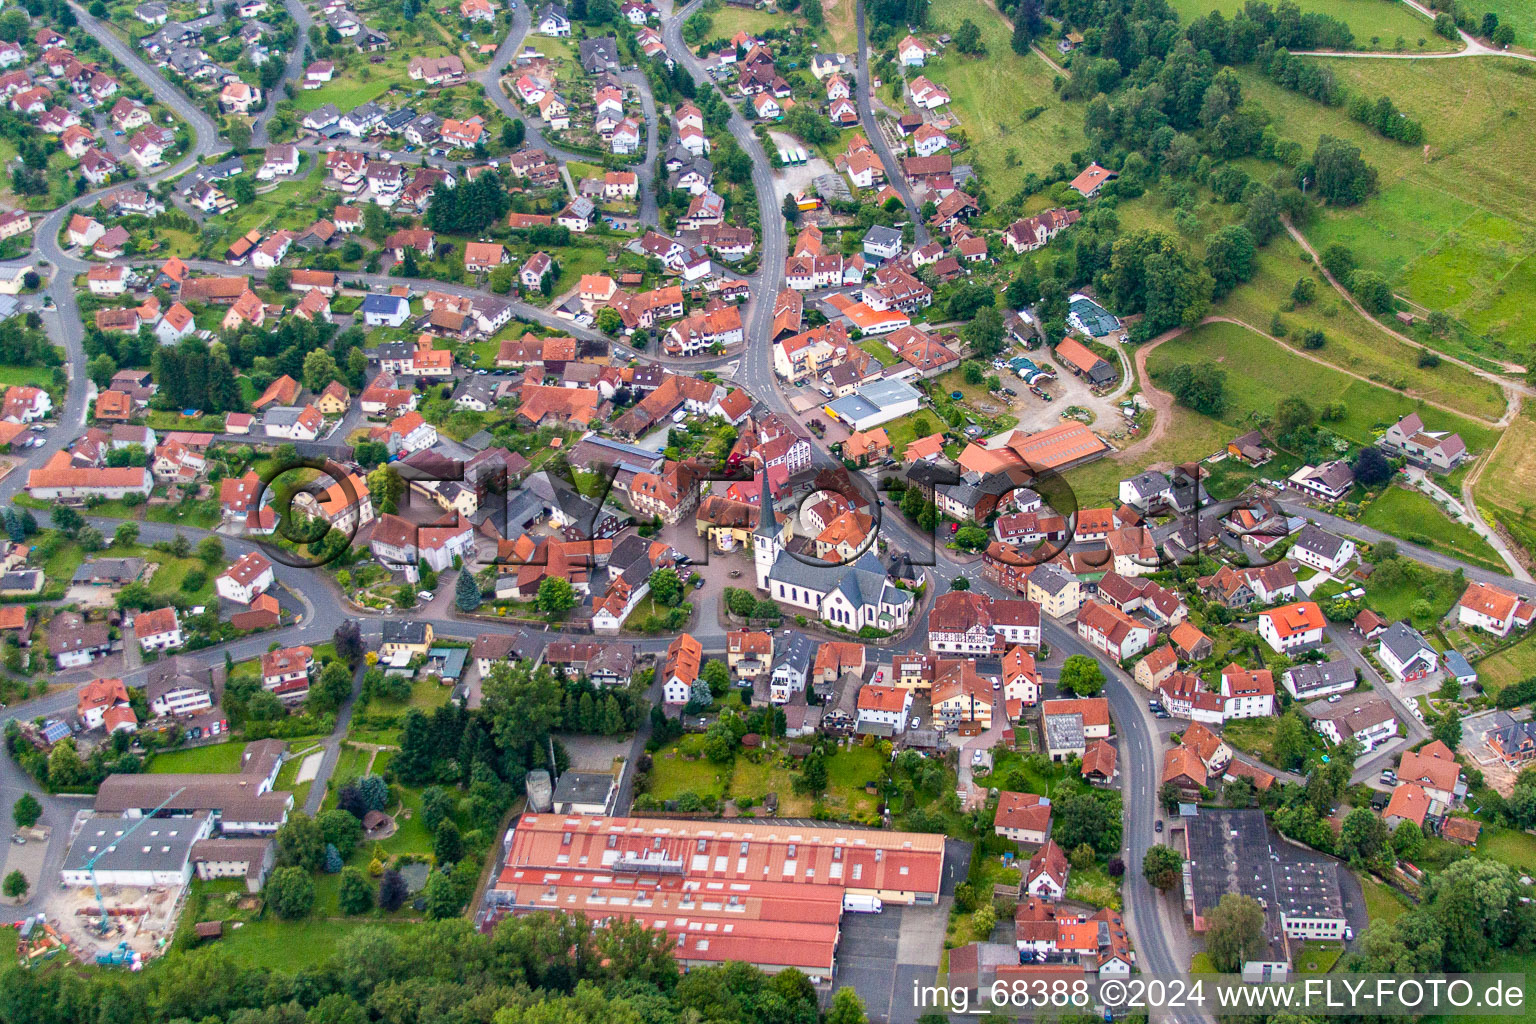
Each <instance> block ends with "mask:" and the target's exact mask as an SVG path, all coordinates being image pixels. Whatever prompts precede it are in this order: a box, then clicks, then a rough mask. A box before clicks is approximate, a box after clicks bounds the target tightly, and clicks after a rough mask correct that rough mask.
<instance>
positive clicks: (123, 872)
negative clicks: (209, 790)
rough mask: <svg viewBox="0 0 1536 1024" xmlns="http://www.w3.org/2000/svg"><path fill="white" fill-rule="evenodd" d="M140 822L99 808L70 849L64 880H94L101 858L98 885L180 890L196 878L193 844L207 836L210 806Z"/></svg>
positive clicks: (81, 882) (71, 882)
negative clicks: (193, 872)
mask: <svg viewBox="0 0 1536 1024" xmlns="http://www.w3.org/2000/svg"><path fill="white" fill-rule="evenodd" d="M135 825H139V822H138V821H137V820H136V819H133V818H123V817H117V816H114V815H107V814H93V815H91V816H90V817H89V818H86V819H85V824H83V825H82V826H81V827H80V831H79V832H77V833H76V834H75V839H74V842H72V843H70V844H69V851H68V852H67V853H66V854H65V855H64V865H63V867H62V868H61V869H60V871H59V880H60V881H61V882H62V883H63V884H64V885H70V886H81V885H90V884H91V882H92V877H91V874H92V873H91V861H92V860H93V859H94V860H95V882H96V884H97V885H128V886H135V887H138V888H141V889H147V888H149V887H150V886H155V885H164V886H169V887H170V888H172V889H175V890H178V891H179V890H180V889H181V887H182V886H184V885H186V884H187V882H189V881H190V880H191V878H192V846H193V844H194V843H197V842H198V841H200V840H202V839H204V838H206V837H207V835H208V833H209V831H210V830H211V829H212V827H213V816H212V815H210V814H208V813H207V812H206V811H204V812H200V813H197V814H193V815H190V816H188V817H184V818H165V819H161V820H156V821H146V822H144V823H143V824H142V825H139V828H138V830H137V831H134V832H133V834H132V835H129V834H128V833H129V830H130V829H133V827H134V826H135Z"/></svg>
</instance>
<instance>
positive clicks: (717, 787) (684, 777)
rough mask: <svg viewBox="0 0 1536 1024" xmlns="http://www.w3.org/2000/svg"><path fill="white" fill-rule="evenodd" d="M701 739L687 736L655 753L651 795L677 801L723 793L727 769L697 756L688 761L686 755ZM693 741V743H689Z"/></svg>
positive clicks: (694, 748)
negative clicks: (683, 798) (691, 794)
mask: <svg viewBox="0 0 1536 1024" xmlns="http://www.w3.org/2000/svg"><path fill="white" fill-rule="evenodd" d="M700 739H702V737H698V736H684V737H683V738H682V739H681V740H679V741H678V742H677V743H676V744H673V745H672V746H670V747H666V748H664V749H662V750H658V751H656V753H655V755H654V756H653V757H652V768H651V788H650V793H651V795H652V796H654V797H655V798H656V799H658V800H674V799H676V798H677V797H679V796H681V795H682V794H684V793H696V794H698V795H699V796H700V797H706V796H719V795H720V794H721V793H722V792H723V790H724V782H725V770H724V769H723V768H722V767H721V766H720V765H717V764H715V763H714V762H712V761H709V760H706V759H705V758H704V757H703V756H702V755H698V756H697V757H696V759H695V760H688V759H687V758H685V757H684V756H683V755H684V753H685V752H687V753H694V752H696V751H697V749H698V746H699V743H698V742H697V741H698V740H700ZM690 741H694V742H690Z"/></svg>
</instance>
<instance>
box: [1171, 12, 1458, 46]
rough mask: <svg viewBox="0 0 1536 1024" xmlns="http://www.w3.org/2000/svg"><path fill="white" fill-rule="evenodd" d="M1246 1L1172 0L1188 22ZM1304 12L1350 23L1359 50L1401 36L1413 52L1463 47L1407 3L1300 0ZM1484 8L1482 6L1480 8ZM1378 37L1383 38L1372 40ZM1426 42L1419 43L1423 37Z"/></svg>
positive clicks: (1389, 42)
mask: <svg viewBox="0 0 1536 1024" xmlns="http://www.w3.org/2000/svg"><path fill="white" fill-rule="evenodd" d="M1244 2H1245V0H1172V7H1173V9H1174V10H1175V11H1177V12H1178V13H1179V20H1180V21H1181V22H1185V23H1188V22H1190V21H1193V20H1194V19H1195V18H1198V17H1202V16H1204V15H1206V14H1209V13H1210V12H1211V11H1220V12H1221V13H1222V15H1223V16H1224V17H1228V18H1230V17H1231V16H1232V15H1234V14H1236V13H1237V12H1239V11H1241V10H1242V9H1243V4H1244ZM1296 6H1297V7H1299V8H1301V12H1302V13H1303V14H1310V13H1312V12H1314V11H1318V12H1321V13H1323V14H1330V15H1332V16H1333V17H1335V18H1338V19H1339V20H1340V21H1342V22H1344V23H1346V24H1347V25H1349V27H1350V30H1351V31H1353V32H1354V34H1355V45H1354V47H1353V49H1356V50H1396V49H1398V46H1397V38H1398V37H1399V36H1401V37H1402V38H1403V41H1404V46H1403V47H1402V49H1404V50H1406V51H1410V52H1415V53H1418V52H1423V53H1434V52H1444V51H1446V50H1459V49H1461V48H1462V47H1461V44H1460V43H1453V42H1451V41H1450V40H1449V39H1446V38H1445V37H1444V36H1439V35H1436V34H1435V30H1434V26H1433V25H1431V24H1430V22H1429V21H1428V19H1426V18H1423V17H1421V16H1420V15H1418V14H1416V13H1415V12H1414V10H1413V8H1411V7H1409V6H1408V5H1407V4H1399V3H1390V2H1389V3H1384V2H1383V0H1296ZM1478 9H1479V10H1482V8H1478ZM1373 38H1375V39H1377V40H1379V41H1378V42H1376V43H1372V42H1371V40H1372V39H1373ZM1421 39H1422V40H1423V41H1424V45H1423V46H1422V47H1421V46H1420V45H1419V41H1420V40H1421Z"/></svg>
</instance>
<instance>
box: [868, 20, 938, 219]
mask: <svg viewBox="0 0 1536 1024" xmlns="http://www.w3.org/2000/svg"><path fill="white" fill-rule="evenodd" d="M856 11H857V20H858V26H859V59H858V68H857V70H856V71H855V73H854V74H855V80H856V83H855V86H856V87H855V90H854V91H855V92H856V93H857V94H858V98H859V123H860V124H861V125H863V127H864V134H865V135H866V136H867V137H868V138H869V143H870V145H872V146H874V147H875V153H876V155H878V156H879V157H880V162H881V163H882V164H884V165H885V179H886V180H887V181H889V182H890V183H891V187H892V188H894V189H895V190H896V194H897V195H899V196H901V202H902V205H904V206H905V207H906V208H907V216H908V218H910V219H911V221H912V235H913V239H914V240H915V241H916V243H917V245H918V246H924V245H927V244H928V241H929V238H930V237H931V236H930V235H929V234H928V225H927V224H926V223H924V221H923V213H922V207H921V206H920V205H919V204H918V202H917V197H916V196H915V195H914V194H913V192H912V184H911V182H909V181H907V176H906V175H905V174H903V173H901V163H900V162H899V161H898V160H897V159H896V155H895V154H894V153H892V152H891V147H890V145H889V144H888V143H887V142H886V141H885V135H884V134H883V133H882V132H881V131H880V125H879V124H878V123H877V122H876V121H875V102H874V92H873V90H872V89H871V88H870V84H869V81H870V79H869V36H868V35H867V34H866V33H865V31H864V3H863V0H859V3H858V7H857V8H856Z"/></svg>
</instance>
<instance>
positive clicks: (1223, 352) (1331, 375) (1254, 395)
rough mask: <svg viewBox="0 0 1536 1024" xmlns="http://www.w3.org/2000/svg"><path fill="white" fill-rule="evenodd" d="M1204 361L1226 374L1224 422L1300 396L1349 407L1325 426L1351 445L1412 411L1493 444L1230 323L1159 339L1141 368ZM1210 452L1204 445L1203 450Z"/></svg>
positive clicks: (1434, 412) (1475, 429)
mask: <svg viewBox="0 0 1536 1024" xmlns="http://www.w3.org/2000/svg"><path fill="white" fill-rule="evenodd" d="M1206 361H1210V362H1215V363H1217V364H1219V365H1220V366H1221V367H1222V368H1223V369H1224V370H1226V372H1227V383H1226V394H1227V408H1226V410H1225V411H1224V412H1223V413H1222V414H1221V416H1220V417H1219V419H1220V420H1221V422H1222V423H1225V424H1227V425H1228V426H1229V427H1241V428H1243V429H1248V424H1249V422H1250V419H1251V417H1252V416H1253V415H1254V414H1255V413H1259V414H1266V415H1267V414H1272V413H1273V412H1274V409H1275V405H1276V403H1277V402H1278V401H1279V399H1280V398H1283V397H1285V396H1287V395H1301V396H1303V397H1305V398H1307V399H1308V400H1309V401H1311V402H1312V403H1314V406H1318V405H1322V404H1323V403H1325V402H1329V401H1333V400H1335V399H1337V400H1341V401H1342V402H1343V403H1344V405H1345V407H1346V410H1347V411H1346V413H1345V415H1344V418H1343V419H1342V420H1338V421H1337V422H1332V423H1328V424H1326V426H1327V427H1328V429H1330V430H1332V431H1333V432H1334V433H1336V434H1338V435H1340V436H1341V437H1344V438H1347V439H1349V440H1350V441H1353V442H1355V443H1356V444H1371V443H1373V442H1374V441H1375V439H1376V437H1377V435H1378V434H1380V433H1381V432H1382V431H1384V430H1385V429H1386V428H1387V427H1389V426H1391V425H1392V424H1393V423H1394V422H1396V421H1397V420H1398V419H1400V418H1401V417H1403V416H1405V415H1407V414H1408V413H1410V412H1414V411H1418V412H1420V414H1421V415H1422V416H1423V417H1424V419H1425V422H1426V423H1430V424H1433V425H1434V426H1435V429H1447V430H1457V431H1460V432H1461V436H1462V438H1463V439H1464V440H1465V441H1466V442H1467V447H1468V448H1470V449H1472V450H1473V451H1481V450H1485V449H1487V448H1488V447H1490V446H1491V445H1492V443H1493V438H1494V433H1493V431H1492V430H1490V429H1488V428H1486V427H1483V426H1480V425H1478V424H1477V423H1475V422H1473V421H1471V420H1467V419H1464V418H1461V417H1458V416H1453V415H1452V414H1450V413H1448V412H1444V411H1442V410H1440V409H1433V408H1425V407H1424V406H1423V405H1422V404H1421V403H1418V402H1415V401H1414V400H1413V399H1412V398H1409V397H1408V396H1406V395H1402V394H1398V393H1396V392H1393V391H1389V390H1388V389H1386V388H1384V387H1378V386H1377V385H1374V384H1369V383H1366V382H1365V381H1361V380H1355V379H1352V378H1350V377H1348V376H1346V375H1344V374H1342V373H1339V372H1338V371H1337V370H1334V369H1331V368H1330V367H1327V366H1320V365H1318V364H1317V363H1314V362H1311V361H1310V360H1307V359H1303V358H1302V357H1301V356H1299V355H1297V354H1295V353H1294V352H1292V351H1290V350H1289V349H1287V348H1285V347H1284V346H1282V345H1281V344H1280V343H1279V342H1277V341H1274V340H1271V339H1267V338H1265V337H1263V336H1261V335H1258V334H1255V333H1254V332H1252V331H1248V330H1245V329H1244V328H1242V327H1239V326H1237V325H1236V324H1227V323H1212V324H1206V325H1204V326H1202V327H1198V328H1196V329H1195V330H1193V331H1190V332H1188V333H1187V334H1184V335H1182V336H1180V337H1178V338H1174V339H1172V340H1171V341H1167V342H1164V343H1163V344H1162V345H1161V346H1159V347H1158V348H1157V349H1156V350H1155V351H1154V352H1152V353H1151V354H1150V355H1149V356H1148V357H1147V367H1148V370H1149V371H1150V372H1151V373H1152V375H1153V377H1154V378H1155V377H1156V375H1157V374H1158V373H1159V372H1160V371H1163V370H1166V369H1168V368H1169V367H1171V366H1174V365H1177V364H1179V363H1191V362H1193V363H1199V362H1206ZM1442 368H1443V367H1442ZM1209 453H1210V448H1209V447H1207V448H1206V451H1205V452H1204V453H1203V454H1209Z"/></svg>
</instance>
